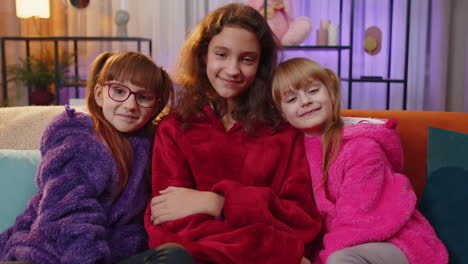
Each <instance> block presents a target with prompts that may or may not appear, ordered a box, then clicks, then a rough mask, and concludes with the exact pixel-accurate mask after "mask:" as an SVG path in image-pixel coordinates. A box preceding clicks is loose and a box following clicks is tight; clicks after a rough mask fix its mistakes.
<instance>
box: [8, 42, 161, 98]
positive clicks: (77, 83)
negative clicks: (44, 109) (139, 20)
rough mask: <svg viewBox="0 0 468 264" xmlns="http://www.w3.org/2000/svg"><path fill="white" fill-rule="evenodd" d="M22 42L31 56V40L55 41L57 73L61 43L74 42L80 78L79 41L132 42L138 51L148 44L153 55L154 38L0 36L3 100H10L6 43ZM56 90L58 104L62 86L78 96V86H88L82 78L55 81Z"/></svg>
mask: <svg viewBox="0 0 468 264" xmlns="http://www.w3.org/2000/svg"><path fill="white" fill-rule="evenodd" d="M12 41H13V42H20V43H24V44H25V54H26V57H27V56H31V54H30V53H31V50H30V44H31V42H37V41H40V42H42V41H52V42H53V45H54V47H53V50H52V52H53V57H54V64H55V73H56V74H58V73H59V71H60V69H59V44H63V43H70V42H71V43H72V44H73V52H72V54H73V61H74V63H73V72H72V74H73V75H74V76H76V77H77V78H78V76H80V73H79V67H78V65H79V63H78V62H79V54H78V43H82V42H90V41H92V42H96V41H97V42H131V43H135V44H136V46H137V47H136V51H138V52H142V45H144V44H147V49H148V56H150V57H151V54H152V40H151V39H149V38H141V37H0V68H1V78H0V83H1V86H2V90H3V91H2V92H3V100H4V101H6V100H8V90H7V87H8V86H7V85H8V84H7V83H8V80H7V62H6V54H7V52H8V51H7V50H6V47H7V45H6V43H7V42H12ZM54 84H55V91H56V96H55V98H56V101H55V103H56V104H60V89H61V88H62V87H74V88H75V96H76V97H78V88H79V87H86V83H85V82H83V81H80V80H76V81H71V82H67V83H61V82H60V81H58V80H56V81H55V83H54ZM30 91H31V87H28V92H30Z"/></svg>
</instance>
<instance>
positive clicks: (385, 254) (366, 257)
mask: <svg viewBox="0 0 468 264" xmlns="http://www.w3.org/2000/svg"><path fill="white" fill-rule="evenodd" d="M273 97H274V100H275V103H276V105H277V107H278V108H279V109H281V112H282V114H283V116H284V118H285V119H286V120H287V121H288V122H289V123H290V124H291V125H293V126H294V127H296V128H298V129H300V130H302V131H303V132H304V134H305V136H306V137H305V142H304V143H305V147H306V153H307V159H308V161H309V166H310V172H311V177H312V185H313V188H314V197H315V201H316V203H317V208H318V209H319V211H320V213H321V214H322V216H323V219H324V225H323V231H322V233H323V240H322V241H321V244H320V248H319V251H318V253H317V256H316V258H315V259H314V260H313V261H312V262H313V263H327V264H329V263H333V264H335V263H380V264H381V263H391V264H399V263H402V264H403V263H405V264H406V263H411V264H417V263H421V264H422V263H437V264H444V263H448V254H447V250H446V249H445V247H444V245H443V244H442V242H441V241H440V240H439V239H438V238H437V235H436V233H435V232H434V230H433V228H432V227H431V226H430V224H429V222H428V221H427V220H426V219H425V218H424V216H423V215H422V214H421V213H420V212H419V211H417V210H416V200H417V198H416V195H415V193H414V191H413V189H412V186H411V183H410V182H409V180H408V178H407V177H406V176H405V175H403V174H401V171H402V168H403V152H402V149H401V144H400V141H399V136H398V132H397V130H396V122H395V121H394V120H387V121H385V120H375V119H374V120H372V119H368V120H366V119H361V120H360V121H361V122H358V123H356V124H349V125H348V124H347V123H348V122H347V121H349V120H350V119H348V120H347V119H346V118H341V117H340V89H339V80H338V78H337V76H336V74H335V73H334V72H333V71H332V70H330V69H328V68H325V67H322V66H320V65H319V64H317V63H316V62H314V61H312V60H309V59H306V58H294V59H291V60H288V61H285V62H283V63H281V64H280V65H279V66H278V68H277V70H276V72H275V76H274V79H273ZM354 120H356V119H354Z"/></svg>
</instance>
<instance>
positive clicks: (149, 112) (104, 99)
mask: <svg viewBox="0 0 468 264" xmlns="http://www.w3.org/2000/svg"><path fill="white" fill-rule="evenodd" d="M111 82H112V83H121V82H118V81H111ZM121 84H123V85H125V86H126V87H128V88H129V89H130V90H131V91H132V92H139V91H147V89H145V88H143V87H140V86H136V85H133V84H132V83H130V82H124V83H121ZM135 96H136V94H132V95H130V97H128V99H127V100H125V101H123V102H117V101H114V100H113V99H111V98H110V97H109V86H108V85H99V84H98V85H97V87H96V92H95V100H96V103H97V104H98V105H99V106H100V107H102V113H103V115H104V118H105V119H106V120H107V121H108V122H109V123H110V124H111V125H112V126H113V127H115V129H117V130H118V131H120V132H122V133H131V132H135V131H137V130H138V129H140V128H142V127H144V126H145V125H146V124H147V123H148V121H150V119H151V118H152V117H153V116H154V115H155V114H156V109H157V106H154V107H151V108H144V107H141V106H139V105H138V104H137V102H136V100H135Z"/></svg>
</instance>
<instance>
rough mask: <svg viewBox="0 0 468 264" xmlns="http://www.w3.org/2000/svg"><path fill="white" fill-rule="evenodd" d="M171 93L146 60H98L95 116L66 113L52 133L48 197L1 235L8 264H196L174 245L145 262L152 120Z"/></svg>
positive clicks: (0, 250) (42, 182) (45, 139)
mask: <svg viewBox="0 0 468 264" xmlns="http://www.w3.org/2000/svg"><path fill="white" fill-rule="evenodd" d="M172 94H173V86H172V82H171V80H170V78H169V76H168V74H167V73H166V72H165V71H164V70H163V69H161V68H160V67H158V66H157V65H156V64H155V63H154V62H153V61H152V60H151V59H150V58H148V57H146V56H144V55H143V54H140V53H137V52H123V53H115V54H113V53H103V54H101V55H100V56H98V57H97V58H96V60H95V61H94V62H93V64H92V69H91V73H90V76H89V81H88V84H87V107H88V110H89V114H88V113H84V112H78V111H75V110H74V109H71V108H69V107H66V109H65V112H64V113H62V114H60V115H58V116H57V117H56V118H55V119H54V120H53V121H52V123H51V124H50V125H49V126H48V128H47V129H46V130H45V132H44V134H43V136H42V139H41V147H40V151H41V156H42V159H41V163H40V165H39V168H38V173H37V178H36V182H37V185H38V188H39V191H38V193H37V194H35V195H34V196H33V197H32V198H31V199H30V200H29V203H28V207H27V209H26V211H25V212H24V213H23V214H22V215H20V216H19V217H18V218H17V219H16V222H15V224H14V225H13V226H12V227H10V228H9V229H7V230H6V231H5V232H4V233H2V234H0V260H3V261H31V262H34V263H43V264H48V263H50V264H55V263H77V264H78V263H79V264H84V263H117V262H119V261H122V263H192V260H191V257H190V255H188V253H187V252H186V251H185V250H184V249H183V248H181V247H180V246H178V245H175V244H169V245H163V246H161V247H159V248H156V249H151V250H148V251H146V252H143V253H140V254H138V255H136V254H137V253H139V252H141V251H144V250H145V249H147V237H146V231H145V229H144V226H143V213H144V210H145V206H146V202H147V200H148V198H149V196H148V195H149V180H148V179H149V177H148V172H149V168H148V167H149V164H150V162H149V161H150V159H149V158H150V156H151V149H152V141H151V139H152V135H153V131H154V129H153V128H154V125H153V124H152V122H151V120H152V119H153V118H154V117H155V116H156V115H157V114H159V113H160V112H161V111H162V109H163V108H164V106H165V105H166V104H167V103H168V101H169V100H170V99H171V98H172V96H173V95H172ZM131 256H133V257H131Z"/></svg>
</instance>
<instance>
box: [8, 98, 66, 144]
mask: <svg viewBox="0 0 468 264" xmlns="http://www.w3.org/2000/svg"><path fill="white" fill-rule="evenodd" d="M64 109H65V108H64V106H63V105H58V106H18V107H0V149H16V150H25V149H28V150H32V149H39V144H40V139H41V135H42V133H43V132H44V129H45V128H46V127H47V125H48V124H49V123H50V121H52V119H53V118H54V117H55V116H56V115H58V114H59V113H61V112H62V111H64Z"/></svg>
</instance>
